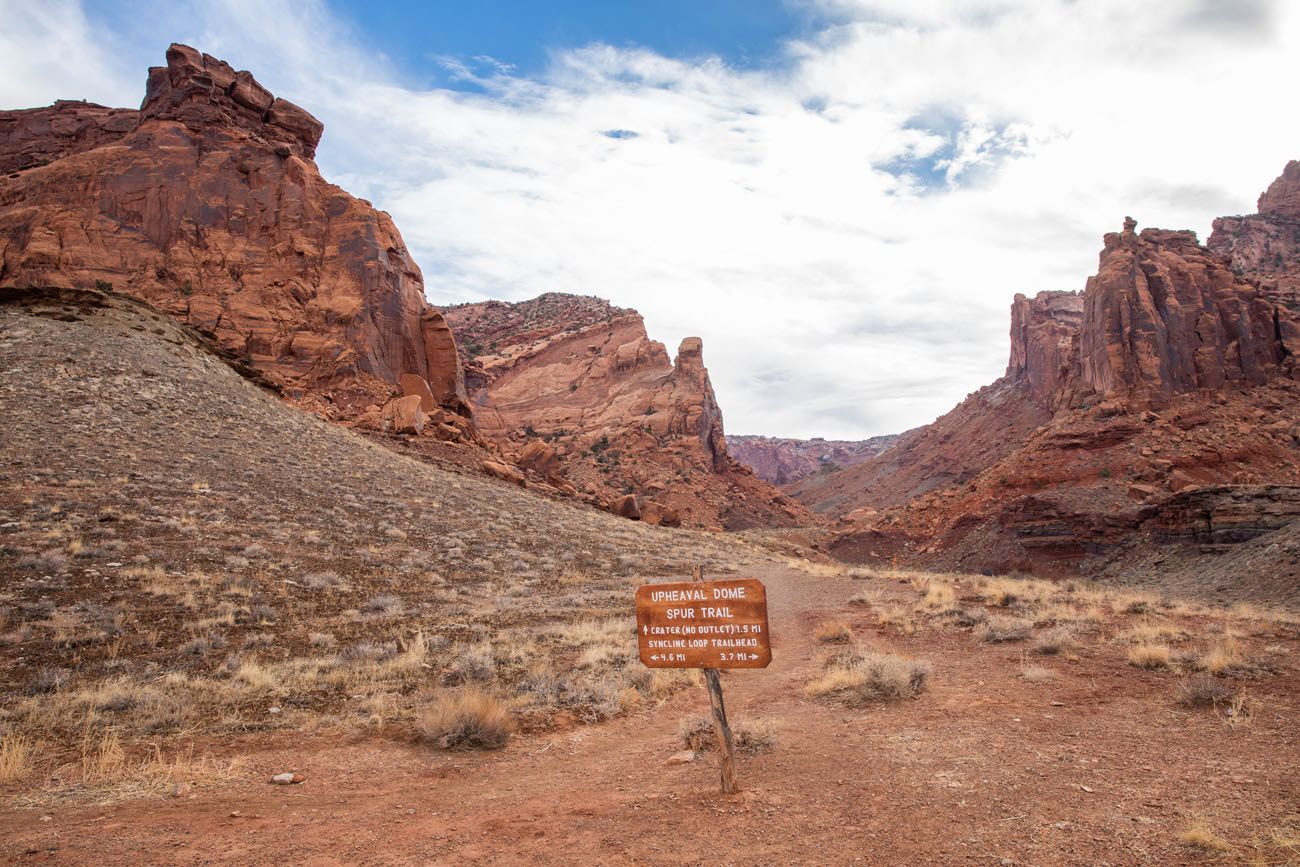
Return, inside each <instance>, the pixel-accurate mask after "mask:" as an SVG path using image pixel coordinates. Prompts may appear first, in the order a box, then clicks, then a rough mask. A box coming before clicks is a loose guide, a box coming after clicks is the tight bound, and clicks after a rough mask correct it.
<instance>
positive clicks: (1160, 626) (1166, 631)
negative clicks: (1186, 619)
mask: <svg viewBox="0 0 1300 867" xmlns="http://www.w3.org/2000/svg"><path fill="white" fill-rule="evenodd" d="M1190 637H1191V636H1190V635H1189V633H1188V632H1187V630H1185V629H1183V628H1181V627H1178V626H1174V625H1173V624H1170V623H1152V622H1147V623H1139V624H1136V625H1135V626H1130V627H1129V628H1128V629H1126V630H1124V631H1123V632H1121V633H1120V634H1119V635H1117V636H1116V639H1118V640H1119V641H1127V642H1130V643H1132V644H1163V643H1165V642H1174V643H1177V642H1179V641H1186V640H1187V639H1188V638H1190Z"/></svg>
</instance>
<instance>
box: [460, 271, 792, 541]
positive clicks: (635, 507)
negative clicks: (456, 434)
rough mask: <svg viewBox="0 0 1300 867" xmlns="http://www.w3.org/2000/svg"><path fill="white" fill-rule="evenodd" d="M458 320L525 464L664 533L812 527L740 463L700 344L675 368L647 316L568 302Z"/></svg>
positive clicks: (491, 426) (692, 343)
mask: <svg viewBox="0 0 1300 867" xmlns="http://www.w3.org/2000/svg"><path fill="white" fill-rule="evenodd" d="M445 314H446V317H447V321H448V323H449V324H450V326H451V328H452V330H453V331H454V332H455V333H456V337H457V340H458V341H459V342H460V345H461V346H463V347H464V348H465V351H466V355H467V357H468V358H469V361H468V366H469V370H470V372H469V377H468V381H469V389H470V396H471V400H472V403H473V405H474V412H475V416H476V419H477V421H478V425H479V428H480V430H481V431H482V433H483V435H484V436H486V437H487V438H489V439H490V440H492V441H493V442H495V443H497V444H498V445H499V446H500V447H501V448H502V449H503V450H505V451H506V453H507V454H508V455H510V456H511V457H512V458H513V459H514V460H515V461H516V462H517V463H518V464H519V465H520V466H522V467H524V468H526V469H528V470H530V471H532V472H534V473H536V474H538V475H541V476H544V477H546V478H548V479H550V480H551V482H552V483H553V484H555V485H556V486H558V487H560V488H562V489H564V488H572V489H574V490H575V491H576V492H578V493H580V494H581V495H582V496H584V497H586V498H588V499H590V500H591V501H593V502H598V503H601V504H603V505H604V506H605V507H606V508H609V509H611V510H614V511H618V512H620V513H621V514H624V515H625V516H628V517H639V518H640V519H642V520H647V521H650V522H652V523H670V524H671V523H677V522H679V521H680V522H683V523H686V524H690V525H702V526H717V527H725V528H737V529H738V528H747V527H753V526H785V525H790V524H795V523H800V522H805V521H807V520H809V518H810V515H809V514H808V513H807V512H806V510H804V509H803V507H801V506H799V505H798V504H797V503H794V502H793V501H791V500H790V499H789V498H787V497H786V496H785V495H783V494H781V493H780V492H779V491H777V490H775V489H774V488H772V487H771V486H770V485H768V484H767V483H765V482H763V481H762V480H761V479H758V478H756V477H755V476H754V475H753V473H752V472H751V471H750V470H749V469H748V468H746V467H743V466H741V465H740V464H738V463H737V462H736V461H735V460H734V459H733V458H732V457H731V455H730V454H729V453H728V450H727V441H726V438H725V436H724V435H723V427H722V412H721V410H720V409H719V407H718V403H717V400H716V398H715V397H714V394H713V387H712V385H711V384H710V382H709V376H708V371H707V370H706V369H705V367H704V362H703V347H702V344H701V341H700V340H699V338H695V337H688V338H686V339H685V340H683V341H682V343H681V346H680V347H679V348H678V351H677V357H676V359H670V358H669V356H668V353H667V351H666V350H665V348H664V346H663V344H661V343H659V342H657V341H653V340H650V339H649V337H648V336H647V335H646V330H645V323H644V322H643V321H642V319H641V316H640V314H638V313H637V312H636V311H635V310H624V309H621V308H617V307H614V306H612V305H610V304H609V303H608V302H606V301H602V300H600V299H597V298H590V297H580V296H574V295H565V294H560V293H549V294H546V295H542V296H541V297H539V298H536V299H533V300H531V301H524V302H520V303H517V304H508V303H504V302H500V301H488V302H482V303H476V304H464V305H458V306H453V307H448V308H447V309H446V311H445Z"/></svg>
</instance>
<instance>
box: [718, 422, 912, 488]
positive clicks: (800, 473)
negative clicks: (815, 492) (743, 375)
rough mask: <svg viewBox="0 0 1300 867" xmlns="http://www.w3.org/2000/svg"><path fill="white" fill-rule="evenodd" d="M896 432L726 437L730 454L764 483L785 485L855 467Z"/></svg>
mask: <svg viewBox="0 0 1300 867" xmlns="http://www.w3.org/2000/svg"><path fill="white" fill-rule="evenodd" d="M897 438H898V436H897V435H896V434H886V435H885V436H877V437H871V438H870V439H865V440H828V439H823V438H821V437H813V438H812V439H806V440H801V439H791V438H787V437H769V436H737V435H735V434H732V435H731V436H728V437H727V448H728V449H729V450H730V452H731V456H732V457H734V458H735V459H736V460H738V461H740V462H741V463H742V464H744V465H745V466H747V467H749V468H750V469H752V470H753V471H754V475H756V476H758V477H759V478H760V479H762V480H763V481H765V482H771V483H772V484H774V485H788V484H793V483H794V482H797V481H799V480H800V479H804V478H807V477H808V476H811V475H813V474H814V473H830V472H836V471H838V470H841V469H843V468H844V467H855V466H857V465H858V464H860V463H862V462H863V461H865V460H867V459H868V458H874V457H875V456H876V455H878V454H880V453H881V452H883V451H884V450H885V449H887V448H889V447H890V445H892V444H893V442H894V440H896V439H897Z"/></svg>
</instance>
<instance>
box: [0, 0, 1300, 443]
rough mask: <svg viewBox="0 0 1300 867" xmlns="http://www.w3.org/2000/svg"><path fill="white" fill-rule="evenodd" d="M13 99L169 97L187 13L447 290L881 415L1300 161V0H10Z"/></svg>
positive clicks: (867, 425) (747, 385)
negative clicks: (604, 307) (568, 301)
mask: <svg viewBox="0 0 1300 867" xmlns="http://www.w3.org/2000/svg"><path fill="white" fill-rule="evenodd" d="M0 20H4V21H5V23H6V26H5V28H4V29H3V30H0V108H20V107H27V106H35V105H44V104H48V103H50V102H51V101H53V100H54V99H57V98H85V99H89V100H91V101H93V102H100V103H104V104H108V105H123V106H126V105H130V106H134V105H138V104H139V102H140V100H141V98H142V97H143V93H144V83H145V74H146V67H148V66H150V65H158V64H161V63H162V62H163V53H164V51H165V50H166V47H167V45H168V44H169V43H170V42H173V41H178V42H185V43H187V44H190V45H193V46H195V47H197V48H199V49H201V50H203V51H206V52H208V53H210V54H214V55H216V56H218V57H221V58H223V59H225V60H227V61H228V62H230V63H231V64H232V65H234V66H235V67H236V68H241V69H249V70H251V71H252V72H253V73H254V75H255V76H256V77H257V78H258V80H259V81H261V82H262V83H263V84H264V85H266V86H267V87H268V88H269V89H270V90H272V91H273V92H274V93H275V94H276V95H277V96H282V97H284V98H286V99H290V100H292V101H294V102H296V103H298V104H299V105H301V106H303V107H304V108H306V109H308V110H309V111H311V112H312V113H313V114H315V115H316V116H317V117H319V118H320V119H321V120H322V121H324V122H325V136H324V139H323V140H322V142H321V146H320V149H319V152H318V154H317V162H318V163H319V164H320V167H321V170H322V172H323V173H324V175H325V177H326V178H328V179H330V180H332V181H334V182H335V183H338V184H339V185H341V186H342V187H344V188H345V189H347V190H349V191H350V192H352V193H353V194H355V195H358V196H361V197H363V198H366V199H369V200H370V201H372V202H374V203H375V204H376V205H377V206H378V207H380V208H382V209H384V210H386V211H388V212H389V213H391V214H392V215H393V217H394V220H395V221H396V223H397V225H398V228H399V229H400V230H401V232H402V235H403V237H404V238H405V240H406V242H407V245H408V247H410V249H411V251H412V253H413V254H414V255H415V257H416V260H417V261H418V262H419V264H420V266H421V268H422V270H423V272H424V277H425V285H426V291H427V293H428V296H429V300H430V301H431V302H433V303H435V304H450V303H458V302H463V301H475V300H483V299H487V298H498V299H503V300H524V299H527V298H532V297H535V296H536V295H538V294H541V293H542V292H549V291H558V292H573V293H579V294H587V295H598V296H601V297H604V298H608V299H610V300H611V301H613V302H614V303H615V304H617V305H620V306H624V307H634V308H636V309H637V310H639V311H640V312H641V313H642V314H643V315H644V316H645V319H646V325H647V329H648V331H649V333H650V336H651V337H652V338H654V339H656V340H660V341H663V342H664V343H665V344H666V345H667V346H668V349H669V351H670V352H673V351H675V349H676V347H677V345H678V343H679V342H680V340H681V339H682V338H683V337H686V336H688V335H698V336H700V337H702V338H703V339H704V359H705V363H706V365H707V366H708V368H709V372H710V375H711V378H712V381H713V384H714V389H715V391H716V392H717V395H718V400H719V403H720V404H721V406H722V409H723V413H724V417H725V422H726V429H727V431H728V432H729V433H733V434H734V433H762V434H768V435H776V436H794V437H810V436H824V437H828V438H845V439H854V438H863V437H867V436H872V435H877V434H884V433H893V432H898V431H902V430H905V429H908V428H911V427H914V426H916V425H920V424H924V423H926V422H929V421H931V420H933V419H934V418H935V417H937V416H938V415H941V414H942V413H944V412H946V411H947V410H949V409H950V408H952V407H953V406H954V405H955V404H956V403H957V402H959V401H960V400H961V399H962V398H964V397H965V396H966V395H967V394H968V393H970V392H972V391H974V390H976V389H978V388H979V387H981V386H983V385H986V384H988V383H989V382H992V381H993V380H994V379H995V378H997V377H998V376H999V375H1001V374H1002V372H1003V370H1004V369H1005V366H1006V361H1007V352H1008V328H1009V316H1008V311H1009V307H1010V304H1011V301H1012V298H1013V296H1014V295H1015V294H1016V293H1025V294H1029V295H1032V294H1034V293H1036V292H1039V291H1042V290H1057V289H1072V290H1080V289H1082V288H1083V287H1084V284H1085V281H1086V280H1087V278H1088V276H1089V275H1091V274H1092V273H1094V272H1095V270H1096V266H1097V253H1098V251H1099V250H1100V248H1101V236H1102V235H1103V233H1105V232H1108V231H1116V230H1118V229H1119V228H1120V225H1121V223H1122V221H1123V218H1124V217H1125V216H1127V215H1132V216H1133V217H1134V218H1135V219H1137V220H1138V221H1139V224H1140V225H1142V226H1161V227H1164V228H1178V229H1193V230H1195V231H1196V232H1197V233H1198V234H1199V235H1200V236H1201V237H1202V238H1205V237H1206V236H1207V235H1208V233H1209V230H1210V223H1211V221H1212V220H1213V218H1214V217H1216V216H1219V215H1223V214H1237V213H1251V212H1253V211H1254V209H1255V200H1256V197H1257V196H1258V195H1259V193H1260V192H1261V191H1262V190H1263V189H1264V188H1265V187H1266V186H1267V185H1268V183H1269V182H1270V181H1271V180H1272V179H1273V178H1274V177H1276V176H1277V175H1278V174H1279V173H1280V172H1281V170H1282V167H1283V166H1284V165H1285V163H1286V162H1287V160H1289V159H1296V158H1300V112H1297V111H1295V109H1294V105H1293V102H1294V100H1293V98H1292V97H1291V96H1290V94H1291V93H1292V92H1293V90H1294V84H1295V81H1296V79H1297V73H1298V72H1300V3H1295V2H1288V0H1146V2H1142V3H1134V2H1131V0H966V2H958V0H785V2H779V0H645V2H630V0H629V2H608V0H604V2H597V0H553V2H546V3H541V2H534V0H517V2H501V0H496V2H492V0H475V2H450V0H427V2H414V0H412V2H397V3H383V2H379V0H370V2H361V0H335V2H326V0H301V2H275V0H230V2H212V0H208V2H186V0H168V2H161V0H143V2H133V3H117V2H88V0H87V2H76V0H43V2H41V3H31V2H27V0H0Z"/></svg>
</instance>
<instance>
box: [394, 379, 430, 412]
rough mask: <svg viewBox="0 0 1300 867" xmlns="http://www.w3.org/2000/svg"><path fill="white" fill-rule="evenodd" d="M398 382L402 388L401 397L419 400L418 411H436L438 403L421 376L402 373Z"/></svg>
mask: <svg viewBox="0 0 1300 867" xmlns="http://www.w3.org/2000/svg"><path fill="white" fill-rule="evenodd" d="M398 382H399V384H400V385H401V386H402V394H403V395H405V396H406V397H411V396H412V395H414V396H415V397H418V398H419V399H420V409H422V410H424V411H425V412H427V413H432V412H434V411H435V410H437V409H438V402H437V401H436V400H434V399H433V392H432V391H431V390H430V389H429V383H428V381H427V380H425V378H424V377H423V376H420V375H419V374H416V373H403V374H402V376H401V379H400V380H399V381H398Z"/></svg>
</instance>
